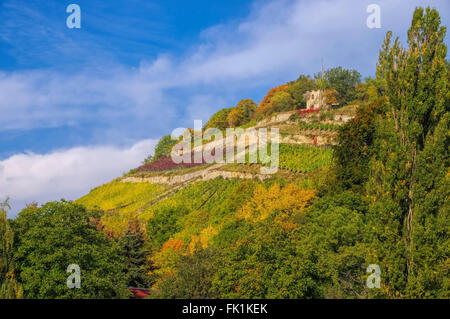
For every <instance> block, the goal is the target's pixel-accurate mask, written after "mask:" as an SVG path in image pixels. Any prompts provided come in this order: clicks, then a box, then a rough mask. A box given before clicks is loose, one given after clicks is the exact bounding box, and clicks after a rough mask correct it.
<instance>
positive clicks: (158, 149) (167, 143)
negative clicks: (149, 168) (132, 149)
mask: <svg viewBox="0 0 450 319" xmlns="http://www.w3.org/2000/svg"><path fill="white" fill-rule="evenodd" d="M176 143H177V140H173V139H172V137H171V135H170V134H168V135H164V136H163V137H161V139H160V140H159V141H158V144H156V146H155V153H154V154H153V156H152V155H149V156H148V157H147V158H146V159H145V160H144V162H143V164H147V163H150V162H153V161H156V160H157V159H158V158H160V157H163V156H166V155H169V154H170V152H171V151H172V147H173V146H174V145H175V144H176Z"/></svg>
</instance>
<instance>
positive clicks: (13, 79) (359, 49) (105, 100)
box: [0, 0, 450, 135]
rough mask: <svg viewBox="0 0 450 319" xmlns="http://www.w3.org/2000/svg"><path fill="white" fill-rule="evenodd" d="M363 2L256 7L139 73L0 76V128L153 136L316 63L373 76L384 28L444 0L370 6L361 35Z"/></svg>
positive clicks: (398, 27)
mask: <svg viewBox="0 0 450 319" xmlns="http://www.w3.org/2000/svg"><path fill="white" fill-rule="evenodd" d="M371 2H372V1H369V0H365V1H354V0H340V1H329V0H316V1H305V0H299V1H273V2H264V3H263V5H259V6H257V5H256V4H255V6H254V8H253V10H252V12H251V14H250V15H249V16H248V17H247V18H246V19H244V20H242V21H240V22H239V23H236V22H235V21H234V22H233V23H230V24H223V25H219V26H214V27H212V28H210V29H208V30H205V31H204V32H203V33H202V34H201V35H200V37H199V40H198V42H197V43H194V44H193V45H192V47H190V48H188V49H187V50H186V53H185V54H184V55H183V56H181V57H174V56H169V55H166V54H163V55H161V56H160V57H158V58H156V59H154V60H152V61H142V63H141V64H140V66H139V67H138V68H133V67H124V66H121V65H119V64H116V65H112V64H108V65H102V64H101V63H97V67H96V68H94V69H93V68H92V66H89V67H86V68H83V69H81V70H78V71H74V69H72V70H71V71H70V72H67V73H63V72H61V71H54V70H50V69H44V70H36V71H16V72H3V73H0V113H1V114H2V116H1V117H0V130H5V129H32V128H36V127H49V126H58V125H66V124H68V123H78V122H83V121H92V120H94V121H98V122H101V123H107V124H108V125H109V126H112V127H113V128H114V127H116V128H117V130H118V131H120V132H125V133H126V132H129V131H132V130H135V129H146V130H147V129H150V130H152V132H153V134H155V135H161V134H164V133H165V132H163V130H164V129H166V130H167V131H169V130H170V128H171V127H170V128H169V127H168V126H173V125H178V124H180V119H179V118H177V114H179V113H180V112H181V113H183V112H184V111H186V109H187V108H190V109H191V110H188V112H190V113H192V105H191V104H190V101H193V100H195V98H194V97H195V96H202V95H203V96H206V95H207V96H208V97H209V98H208V100H209V101H210V103H211V105H210V106H208V109H210V110H217V109H219V108H221V107H223V105H221V104H215V105H212V103H215V102H223V103H227V104H229V105H234V104H236V103H237V102H238V101H232V100H231V99H232V98H235V97H237V96H238V97H239V98H247V97H251V96H243V94H245V92H249V91H252V90H253V89H254V88H255V87H259V88H264V89H269V88H270V87H271V86H272V85H273V84H274V83H277V81H287V80H291V79H293V78H295V77H296V76H298V74H299V73H314V72H317V71H319V69H320V66H321V60H322V58H323V59H324V62H325V64H326V66H327V67H333V66H337V65H343V66H344V67H352V68H356V69H358V70H360V71H361V72H362V73H363V74H365V75H368V74H373V72H374V69H375V64H376V60H377V56H378V50H379V48H380V45H381V42H382V40H383V38H384V35H385V33H386V31H387V30H390V29H393V30H394V31H395V33H396V34H397V35H401V36H403V37H404V36H405V34H406V30H407V28H408V27H409V23H410V20H411V16H412V12H413V10H414V7H415V6H417V5H432V6H436V7H438V9H440V12H441V14H442V20H443V21H446V20H447V19H446V18H448V12H450V10H449V9H450V4H449V2H448V1H447V0H433V1H424V0H415V1H409V0H408V1H406V0H403V1H401V0H399V1H391V0H379V1H377V3H379V4H380V6H381V10H382V11H381V17H382V29H379V30H377V29H368V28H367V26H366V18H367V16H368V14H367V13H366V7H367V5H368V4H370V3H371ZM97 59H99V57H97ZM187 104H189V105H187ZM199 107H201V108H205V106H204V105H201V106H199ZM208 115H210V114H208ZM124 118H126V119H127V120H126V121H124ZM149 120H150V121H152V122H153V125H152V126H151V127H150V128H148V121H149ZM183 124H187V123H183Z"/></svg>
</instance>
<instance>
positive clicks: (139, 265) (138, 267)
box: [120, 219, 149, 288]
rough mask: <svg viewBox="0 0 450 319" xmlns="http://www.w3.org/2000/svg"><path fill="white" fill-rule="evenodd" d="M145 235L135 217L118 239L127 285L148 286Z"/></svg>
mask: <svg viewBox="0 0 450 319" xmlns="http://www.w3.org/2000/svg"><path fill="white" fill-rule="evenodd" d="M144 246H145V236H144V233H143V231H142V230H141V228H140V226H139V222H138V221H137V220H136V219H133V220H130V221H129V223H128V229H127V232H126V233H125V235H124V236H123V237H122V238H121V239H120V247H121V250H122V251H121V256H123V257H124V260H125V262H124V272H125V282H126V286H127V287H137V288H147V287H149V276H148V275H147V269H146V266H147V252H146V250H145V247H144Z"/></svg>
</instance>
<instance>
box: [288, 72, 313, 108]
mask: <svg viewBox="0 0 450 319" xmlns="http://www.w3.org/2000/svg"><path fill="white" fill-rule="evenodd" d="M315 89H316V84H315V83H314V81H313V80H312V79H311V78H310V77H309V76H307V75H300V76H299V77H298V79H297V80H295V81H293V82H291V83H290V85H289V87H288V89H287V92H289V94H290V95H291V97H292V99H293V104H294V106H295V108H296V109H301V108H305V107H306V100H305V96H304V94H305V93H306V92H308V91H312V90H315Z"/></svg>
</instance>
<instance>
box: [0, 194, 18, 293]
mask: <svg viewBox="0 0 450 319" xmlns="http://www.w3.org/2000/svg"><path fill="white" fill-rule="evenodd" d="M7 209H10V206H9V199H8V198H7V199H6V200H5V201H4V202H2V203H0V299H15V298H21V297H22V287H21V286H20V285H19V284H18V283H17V281H16V280H15V272H14V260H13V244H14V234H13V231H12V229H11V227H10V225H9V223H8V220H7V219H6V213H7Z"/></svg>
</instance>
